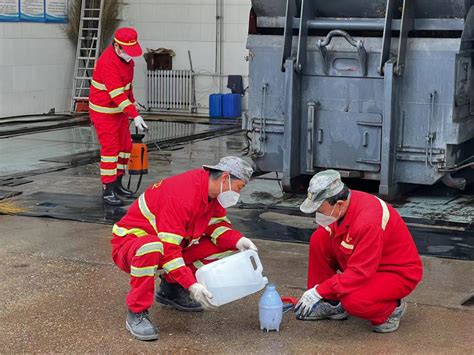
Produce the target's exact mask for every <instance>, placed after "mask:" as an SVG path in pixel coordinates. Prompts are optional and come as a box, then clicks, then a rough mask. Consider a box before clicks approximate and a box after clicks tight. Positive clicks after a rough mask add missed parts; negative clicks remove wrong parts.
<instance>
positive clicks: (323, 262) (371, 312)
mask: <svg viewBox="0 0 474 355" xmlns="http://www.w3.org/2000/svg"><path fill="white" fill-rule="evenodd" d="M330 238H332V237H330V236H329V235H327V234H320V235H316V234H315V235H313V237H312V238H311V240H310V246H309V264H308V288H311V287H314V286H316V285H318V284H320V283H322V282H324V281H326V280H327V279H329V278H330V277H332V276H333V275H335V274H336V273H337V271H338V270H339V271H343V270H340V268H339V265H338V263H337V261H336V259H337V258H336V257H335V255H334V250H333V249H332V246H331V241H330ZM416 285H417V283H416V282H414V281H412V280H408V279H407V278H405V277H403V276H401V275H399V274H397V273H391V272H387V271H384V272H376V273H375V274H374V275H372V276H371V277H370V278H369V279H368V280H367V281H366V282H365V283H363V284H362V285H360V287H359V288H357V289H355V290H354V291H352V292H349V293H346V294H344V295H343V296H341V297H340V299H339V301H340V302H341V303H342V306H343V307H344V309H345V310H346V312H347V313H349V314H350V315H352V316H355V317H358V318H362V319H366V320H369V321H370V322H371V323H372V324H373V325H378V324H382V323H384V322H385V321H386V320H387V318H388V317H389V316H390V314H391V313H392V312H393V310H394V309H395V307H396V306H397V300H400V299H402V298H404V297H406V296H408V295H409V294H410V293H411V292H412V291H413V290H414V289H415V287H416ZM331 298H332V297H331ZM334 298H336V297H334Z"/></svg>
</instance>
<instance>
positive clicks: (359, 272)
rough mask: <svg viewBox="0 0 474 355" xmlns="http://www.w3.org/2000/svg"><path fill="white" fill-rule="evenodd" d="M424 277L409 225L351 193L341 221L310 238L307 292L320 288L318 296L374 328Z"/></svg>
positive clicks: (372, 201)
mask: <svg viewBox="0 0 474 355" xmlns="http://www.w3.org/2000/svg"><path fill="white" fill-rule="evenodd" d="M337 270H340V271H342V272H341V273H339V274H338V273H337ZM422 273H423V269H422V264H421V260H420V256H419V254H418V251H417V249H416V246H415V243H414V242H413V238H412V236H411V234H410V232H409V231H408V228H407V226H406V224H405V222H404V221H403V220H402V218H401V217H400V215H399V214H398V213H397V211H396V210H395V209H394V208H393V207H392V206H390V205H389V204H386V203H385V202H384V201H382V200H380V199H378V198H377V197H375V196H373V195H370V194H367V193H364V192H360V191H354V190H352V191H351V196H350V202H349V208H348V210H347V213H346V215H345V216H344V218H343V219H342V221H340V223H339V224H338V223H333V224H331V225H330V226H328V227H326V228H322V227H320V228H318V229H316V231H315V232H314V233H313V235H312V236H311V240H310V247H309V266H308V288H311V287H314V286H315V285H319V286H317V288H316V290H317V291H318V293H319V294H320V295H321V296H322V297H323V298H325V299H329V300H340V301H341V303H342V305H343V307H344V308H345V310H346V311H347V312H348V313H349V314H351V315H353V316H356V317H359V318H363V319H367V320H370V321H371V322H372V324H373V325H378V324H382V323H383V322H385V321H386V320H387V318H388V316H389V315H390V314H391V313H392V312H393V310H394V309H395V307H396V304H397V300H399V299H401V298H403V297H405V296H407V295H408V294H410V293H411V292H412V291H413V290H414V289H415V287H416V285H417V284H418V283H419V282H420V280H421V277H422Z"/></svg>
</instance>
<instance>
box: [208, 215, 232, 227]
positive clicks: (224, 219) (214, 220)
mask: <svg viewBox="0 0 474 355" xmlns="http://www.w3.org/2000/svg"><path fill="white" fill-rule="evenodd" d="M222 222H226V223H229V224H230V220H229V218H227V217H226V216H224V217H213V218H211V220H210V221H209V226H212V225H213V224H218V223H222Z"/></svg>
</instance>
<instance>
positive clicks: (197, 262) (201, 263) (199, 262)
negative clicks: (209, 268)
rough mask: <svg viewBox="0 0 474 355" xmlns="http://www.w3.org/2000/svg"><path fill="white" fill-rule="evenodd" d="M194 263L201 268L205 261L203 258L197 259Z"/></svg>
mask: <svg viewBox="0 0 474 355" xmlns="http://www.w3.org/2000/svg"><path fill="white" fill-rule="evenodd" d="M193 265H194V267H195V268H196V269H199V268H201V267H203V266H204V263H203V262H202V261H201V260H196V261H195V262H194V263H193Z"/></svg>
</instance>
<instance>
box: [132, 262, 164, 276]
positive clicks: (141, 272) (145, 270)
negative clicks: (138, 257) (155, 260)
mask: <svg viewBox="0 0 474 355" xmlns="http://www.w3.org/2000/svg"><path fill="white" fill-rule="evenodd" d="M157 267H158V265H153V266H145V267H135V266H131V267H130V275H131V276H134V277H143V276H155V272H156V268H157Z"/></svg>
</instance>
